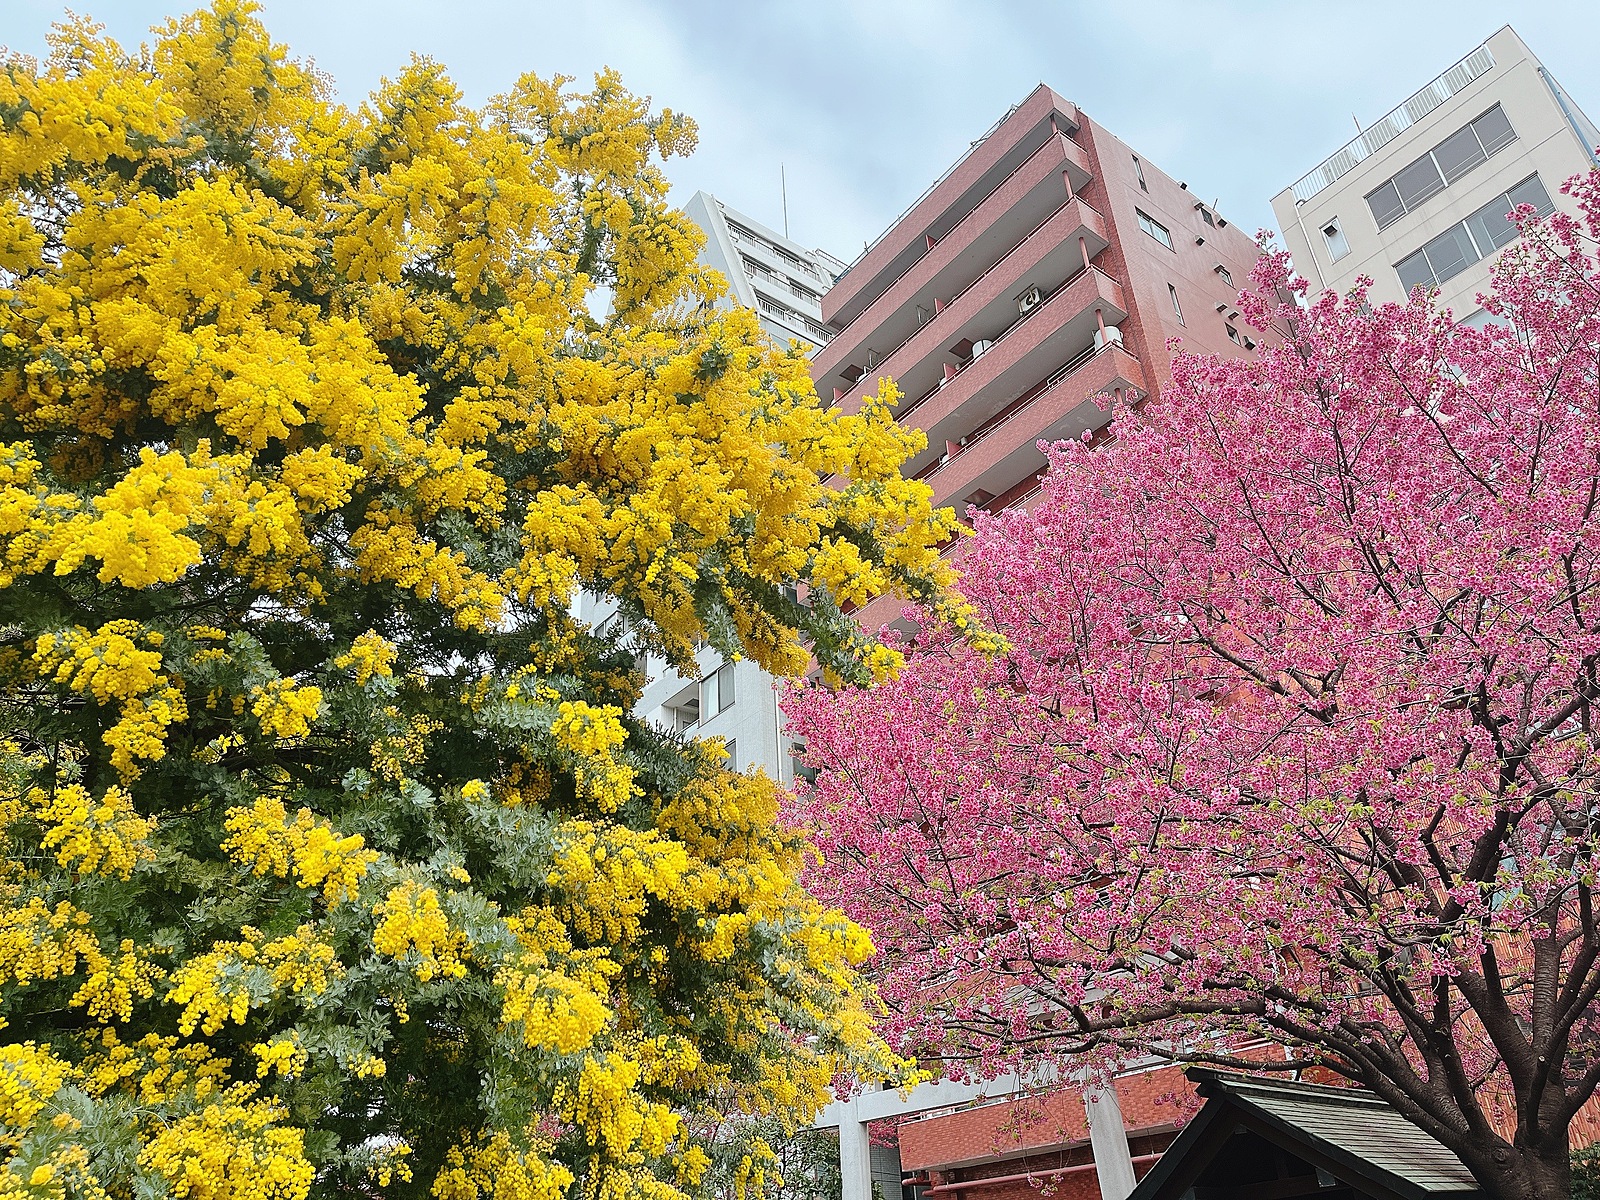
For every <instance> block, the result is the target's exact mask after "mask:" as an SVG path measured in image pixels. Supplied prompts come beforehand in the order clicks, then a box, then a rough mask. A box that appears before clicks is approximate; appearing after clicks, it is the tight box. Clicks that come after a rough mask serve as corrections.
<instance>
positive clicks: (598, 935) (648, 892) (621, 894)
mask: <svg viewBox="0 0 1600 1200" xmlns="http://www.w3.org/2000/svg"><path fill="white" fill-rule="evenodd" d="M546 882H547V883H548V884H549V885H550V886H551V887H553V888H556V889H558V890H559V891H560V892H561V893H562V894H564V895H565V896H566V897H567V898H568V901H569V905H570V908H569V909H568V910H567V911H566V912H565V914H564V915H566V917H567V919H568V921H569V922H570V923H571V925H572V927H573V929H575V930H576V931H577V932H578V933H580V934H582V935H583V936H584V937H586V938H589V939H590V940H592V941H595V942H603V943H606V944H610V945H617V944H622V943H626V942H628V941H630V940H632V939H633V938H635V937H638V936H639V934H640V931H641V926H640V918H641V917H643V915H644V912H645V909H646V908H647V907H648V905H649V903H650V901H651V900H652V899H655V900H658V901H661V902H663V903H665V904H666V905H668V906H669V907H670V908H673V909H677V910H680V911H682V910H686V909H689V908H692V907H696V906H697V904H698V900H699V897H700V893H699V891H698V890H697V889H698V887H699V886H700V885H702V884H704V883H706V882H707V876H706V875H705V874H703V873H701V872H699V871H696V870H694V868H693V864H692V863H691V860H690V858H689V854H688V852H687V851H686V850H685V849H684V848H683V846H682V845H680V844H678V843H677V842H673V841H670V840H668V839H667V838H664V837H662V836H661V835H660V834H658V833H656V832H655V831H654V830H650V831H644V832H641V831H637V830H633V829H628V828H626V827H624V826H607V827H604V828H602V827H598V826H594V825H591V824H589V823H587V822H579V821H574V822H569V823H567V824H566V825H565V826H563V827H562V829H561V830H560V831H559V833H558V840H557V846H556V853H555V861H554V864H553V866H552V868H551V871H550V874H549V876H548V878H547V879H546Z"/></svg>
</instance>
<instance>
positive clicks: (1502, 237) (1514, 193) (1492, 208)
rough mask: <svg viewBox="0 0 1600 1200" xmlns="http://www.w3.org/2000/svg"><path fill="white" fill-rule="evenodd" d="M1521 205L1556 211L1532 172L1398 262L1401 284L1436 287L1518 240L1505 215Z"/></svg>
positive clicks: (1544, 211) (1407, 287) (1540, 212)
mask: <svg viewBox="0 0 1600 1200" xmlns="http://www.w3.org/2000/svg"><path fill="white" fill-rule="evenodd" d="M1491 111H1493V110H1491ZM1522 204H1531V205H1532V206H1533V209H1534V212H1535V213H1537V214H1538V215H1539V216H1541V217H1547V216H1549V215H1550V214H1551V213H1553V212H1554V211H1555V205H1554V204H1553V203H1551V200H1550V193H1549V192H1547V191H1545V187H1544V184H1543V183H1541V182H1540V181H1539V177H1538V176H1537V175H1530V176H1528V178H1526V179H1524V180H1523V181H1522V182H1521V183H1519V184H1517V185H1516V186H1515V187H1513V188H1512V189H1511V190H1510V191H1507V192H1503V193H1501V194H1500V195H1498V196H1496V197H1495V198H1494V199H1493V200H1491V201H1489V203H1487V204H1485V205H1484V206H1483V207H1482V208H1480V209H1479V210H1478V211H1477V212H1475V213H1473V214H1472V215H1471V216H1470V217H1468V218H1467V219H1466V220H1465V221H1458V222H1457V223H1456V224H1454V225H1452V226H1451V227H1450V228H1449V229H1446V230H1445V231H1444V232H1443V233H1441V234H1440V235H1439V236H1438V237H1436V238H1434V239H1433V240H1432V241H1430V242H1429V243H1428V244H1427V245H1425V246H1424V247H1422V249H1420V250H1418V251H1417V252H1416V253H1415V254H1412V255H1410V256H1409V257H1407V258H1404V259H1402V260H1401V261H1400V262H1397V263H1396V264H1395V267H1394V269H1395V271H1396V273H1397V274H1399V276H1400V286H1401V287H1403V288H1405V290H1406V292H1407V293H1408V294H1409V293H1410V292H1411V290H1412V289H1413V288H1418V287H1421V288H1432V287H1436V286H1438V285H1439V284H1441V283H1444V282H1445V281H1446V280H1450V279H1454V278H1455V277H1456V276H1457V275H1459V274H1461V272H1463V271H1465V270H1466V269H1467V268H1468V267H1470V266H1472V265H1473V264H1474V263H1476V262H1480V261H1482V260H1483V259H1485V258H1488V257H1489V255H1491V254H1493V253H1494V252H1495V251H1496V250H1498V249H1500V248H1501V247H1502V246H1506V245H1509V244H1510V243H1511V242H1513V241H1515V240H1516V237H1517V227H1516V225H1514V224H1513V223H1512V222H1511V221H1510V219H1509V218H1508V217H1507V215H1506V214H1508V213H1509V212H1511V210H1512V209H1514V208H1516V207H1517V206H1519V205H1522Z"/></svg>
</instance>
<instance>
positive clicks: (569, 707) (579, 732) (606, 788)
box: [550, 700, 633, 812]
mask: <svg viewBox="0 0 1600 1200" xmlns="http://www.w3.org/2000/svg"><path fill="white" fill-rule="evenodd" d="M621 718H622V710H621V709H620V708H617V707H616V706H614V705H609V704H608V705H598V706H597V705H592V704H590V703H588V702H587V701H585V700H563V701H562V702H561V707H560V710H559V715H558V716H557V717H556V719H555V721H554V722H552V723H551V726H550V734H551V736H552V737H553V738H555V742H556V745H557V746H559V747H560V748H561V749H562V750H564V751H566V753H567V754H569V755H571V757H572V762H573V770H574V773H575V774H576V776H577V782H578V789H579V791H581V792H583V793H584V794H585V795H587V796H588V797H589V798H590V799H592V800H593V801H594V802H595V805H596V807H598V808H599V809H600V811H601V812H614V811H615V810H616V809H617V808H618V807H620V806H621V805H622V804H623V803H624V802H626V800H627V799H628V796H629V794H630V793H631V792H632V791H633V768H631V767H628V766H625V765H623V764H622V763H619V762H618V761H617V760H616V757H615V753H616V751H617V750H618V749H619V748H620V747H621V746H622V743H623V742H625V741H627V738H628V734H627V731H626V730H624V729H623V728H622V719H621Z"/></svg>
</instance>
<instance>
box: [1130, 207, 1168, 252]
mask: <svg viewBox="0 0 1600 1200" xmlns="http://www.w3.org/2000/svg"><path fill="white" fill-rule="evenodd" d="M1133 211H1134V212H1136V213H1138V214H1139V228H1140V229H1142V230H1144V231H1145V232H1146V233H1148V234H1149V235H1150V236H1151V237H1153V238H1155V240H1156V241H1158V242H1160V243H1161V244H1162V245H1163V246H1165V247H1166V248H1167V249H1168V250H1172V249H1174V247H1173V245H1172V235H1171V234H1170V233H1168V232H1167V227H1166V226H1165V225H1163V224H1162V223H1161V222H1160V221H1157V220H1156V219H1155V218H1154V217H1152V216H1151V215H1150V214H1149V213H1147V212H1145V211H1144V210H1143V209H1142V208H1136V209H1134V210H1133Z"/></svg>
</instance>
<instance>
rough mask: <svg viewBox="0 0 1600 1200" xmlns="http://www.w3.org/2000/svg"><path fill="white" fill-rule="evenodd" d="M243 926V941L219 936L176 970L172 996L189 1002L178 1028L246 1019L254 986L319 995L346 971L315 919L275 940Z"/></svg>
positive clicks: (214, 1027) (211, 1029) (209, 1029)
mask: <svg viewBox="0 0 1600 1200" xmlns="http://www.w3.org/2000/svg"><path fill="white" fill-rule="evenodd" d="M240 932H241V933H242V934H243V940H242V941H237V942H219V943H217V944H216V945H215V946H213V947H212V948H211V949H210V950H209V951H207V952H206V953H205V954H201V955H197V956H196V957H194V958H191V959H189V960H188V961H187V962H186V963H184V964H183V966H181V967H179V968H178V969H177V970H176V971H174V972H173V973H172V988H171V990H170V991H168V992H167V995H166V999H167V1002H168V1003H170V1004H181V1005H183V1012H182V1013H180V1014H179V1016H178V1029H179V1030H180V1031H181V1032H182V1033H183V1035H184V1036H185V1037H187V1036H188V1035H190V1034H191V1033H193V1032H194V1031H195V1028H196V1026H198V1027H199V1029H200V1031H201V1033H203V1034H206V1035H207V1036H210V1035H211V1034H213V1033H216V1032H217V1031H218V1030H219V1029H221V1028H222V1026H223V1025H224V1023H226V1022H227V1021H228V1020H230V1019H231V1020H233V1021H236V1022H238V1023H239V1024H241V1025H242V1024H243V1023H244V1020H245V1018H246V1017H247V1016H248V1015H249V1013H250V1006H251V999H252V991H253V990H255V991H259V992H260V993H261V994H266V995H272V994H277V993H288V994H290V995H295V996H299V995H302V994H308V995H310V996H312V997H315V996H320V995H321V994H322V993H323V992H325V991H327V989H328V984H329V983H330V982H331V981H332V980H333V979H335V978H337V977H338V976H340V975H342V974H343V973H344V968H343V966H342V965H341V964H340V963H339V961H338V959H337V957H336V956H335V954H334V949H333V946H332V945H330V944H329V943H328V942H326V941H324V940H322V938H321V937H320V936H319V935H318V932H317V930H316V929H315V928H314V927H313V926H311V925H302V926H300V927H299V928H298V929H296V930H295V931H294V933H292V934H290V935H289V936H287V937H281V938H275V939H273V940H272V941H270V942H263V940H262V936H261V934H260V932H259V931H257V930H255V929H252V928H250V927H249V926H245V928H244V929H243V930H241V931H240ZM252 985H253V986H252Z"/></svg>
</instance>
